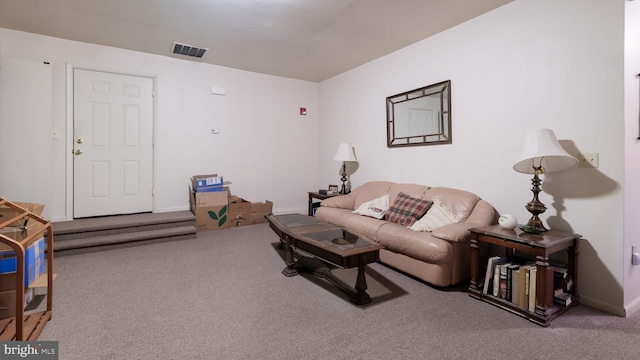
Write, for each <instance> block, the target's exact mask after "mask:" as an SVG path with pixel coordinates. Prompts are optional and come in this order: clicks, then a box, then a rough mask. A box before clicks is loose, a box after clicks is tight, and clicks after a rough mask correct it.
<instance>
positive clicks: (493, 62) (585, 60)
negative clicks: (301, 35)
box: [318, 0, 638, 314]
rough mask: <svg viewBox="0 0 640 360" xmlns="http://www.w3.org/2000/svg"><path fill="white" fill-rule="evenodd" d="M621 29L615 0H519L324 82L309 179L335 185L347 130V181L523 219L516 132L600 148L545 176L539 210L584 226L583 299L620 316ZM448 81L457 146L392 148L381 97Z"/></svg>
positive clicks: (524, 190) (525, 179) (578, 228)
mask: <svg viewBox="0 0 640 360" xmlns="http://www.w3.org/2000/svg"><path fill="white" fill-rule="evenodd" d="M623 36H624V0H615V1H609V0H606V1H605V0H516V1H514V2H512V3H509V4H507V5H505V6H503V7H500V8H498V9H496V10H494V11H492V12H489V13H487V14H484V15H482V16H480V17H478V18H475V19H473V20H471V21H468V22H466V23H464V24H462V25H460V26H457V27H455V28H453V29H450V30H448V31H445V32H443V33H440V34H438V35H436V36H433V37H430V38H428V39H425V40H423V41H421V42H418V43H416V44H413V45H411V46H409V47H406V48H404V49H402V50H400V51H397V52H395V53H393V54H390V55H388V56H385V57H382V58H379V59H377V60H374V61H372V62H370V63H368V64H366V65H363V66H360V67H358V68H356V69H353V70H351V71H349V72H347V73H344V74H341V75H339V76H336V77H334V78H332V79H329V80H326V81H324V82H322V83H321V84H320V103H319V106H320V108H321V109H322V113H321V116H320V123H321V127H320V129H319V131H320V147H319V151H318V156H319V159H318V162H319V176H320V178H319V179H320V181H319V182H320V183H321V184H323V183H329V182H333V183H335V182H337V179H338V175H337V174H338V171H339V164H337V163H336V162H335V161H333V160H332V158H333V155H334V153H335V151H336V149H337V146H338V143H340V142H343V141H347V142H352V143H353V145H354V147H355V149H356V154H357V157H358V159H359V168H358V169H357V171H356V172H355V173H354V174H353V175H352V178H351V181H352V183H353V185H354V186H357V185H359V184H362V183H363V182H366V181H369V180H391V181H398V182H415V183H422V184H428V185H432V186H449V187H456V188H462V189H466V190H469V191H472V192H475V193H477V194H478V195H480V196H481V197H482V198H484V199H486V200H488V201H489V202H490V203H491V204H493V206H494V207H495V208H496V209H497V210H498V212H500V213H511V214H514V215H515V216H516V217H517V219H519V220H520V222H526V220H527V219H528V218H529V217H530V216H531V214H529V213H528V212H527V211H526V210H525V208H524V205H525V203H526V202H528V201H529V200H531V198H532V193H531V192H530V188H531V176H530V175H524V174H520V173H517V172H515V171H513V170H512V166H513V164H515V163H516V161H517V160H518V158H519V156H520V153H521V151H522V148H521V144H522V141H521V140H522V136H523V134H524V133H525V132H526V131H528V130H534V129H538V128H551V129H553V130H554V131H555V133H556V135H557V137H558V138H559V139H560V140H561V141H562V143H563V146H564V147H565V148H566V150H567V151H569V152H570V153H573V154H576V153H577V152H578V151H580V152H595V153H598V154H599V159H600V167H599V168H597V169H587V168H573V169H570V170H568V171H565V172H562V173H557V174H554V175H553V176H552V178H553V181H552V182H551V183H549V184H545V185H543V190H544V191H543V193H541V194H540V200H541V201H542V202H543V203H545V204H546V205H547V208H548V209H547V211H546V213H544V214H543V215H542V216H541V218H542V219H543V220H544V221H545V223H546V224H547V225H548V227H550V228H553V229H558V230H565V231H572V232H576V233H579V234H581V235H582V236H583V240H582V241H581V242H580V255H579V256H580V258H579V265H580V266H579V289H580V294H581V298H582V301H583V302H584V303H586V304H589V305H592V306H595V307H598V308H601V309H604V310H606V311H609V312H613V313H616V314H624V313H625V309H624V301H623V281H624V275H623V271H622V269H623V266H622V262H623V249H622V246H623V208H622V203H623V191H622V184H623V180H624V150H625V148H624V143H623V141H622V139H623V136H624V132H625V127H624V125H625V124H624V121H623V119H624V111H623V108H624V96H623V95H624V93H623V90H624V89H623V86H622V84H623V60H624V59H623V52H624V47H623ZM447 79H450V80H451V82H452V84H451V87H452V100H451V102H452V119H453V130H452V135H453V144H451V145H437V146H422V147H411V148H393V149H388V148H387V147H386V129H385V98H386V97H387V96H390V95H394V94H398V93H401V92H404V91H408V90H411V89H415V88H418V87H421V86H425V85H429V84H433V83H436V82H440V81H443V80H447ZM637 286H638V285H636V287H637ZM636 297H637V295H636Z"/></svg>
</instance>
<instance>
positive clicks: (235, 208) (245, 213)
mask: <svg viewBox="0 0 640 360" xmlns="http://www.w3.org/2000/svg"><path fill="white" fill-rule="evenodd" d="M245 225H251V203H250V202H248V201H247V200H245V199H243V198H241V197H237V196H234V195H232V196H230V197H229V227H238V226H245Z"/></svg>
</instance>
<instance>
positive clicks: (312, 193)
mask: <svg viewBox="0 0 640 360" xmlns="http://www.w3.org/2000/svg"><path fill="white" fill-rule="evenodd" d="M338 195H340V194H320V193H319V192H317V191H309V212H308V215H309V216H313V199H317V200H324V199H328V198H330V197H334V196H338Z"/></svg>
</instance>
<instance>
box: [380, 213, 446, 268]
mask: <svg viewBox="0 0 640 360" xmlns="http://www.w3.org/2000/svg"><path fill="white" fill-rule="evenodd" d="M371 220H373V219H371ZM431 234H432V233H427V232H420V231H413V230H411V229H408V228H406V227H403V226H400V225H398V224H392V223H389V222H387V223H385V224H384V225H382V226H381V227H380V228H379V229H378V231H377V233H376V237H377V240H378V243H379V244H380V245H382V246H384V248H385V249H387V250H389V251H393V252H397V253H400V254H404V255H407V256H409V257H412V258H414V259H418V260H421V261H426V262H428V263H431V264H443V263H451V262H452V261H453V259H454V253H453V245H452V244H451V243H450V242H449V241H446V240H442V239H438V238H435V237H433V236H431Z"/></svg>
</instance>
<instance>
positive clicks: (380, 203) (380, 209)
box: [353, 194, 389, 219]
mask: <svg viewBox="0 0 640 360" xmlns="http://www.w3.org/2000/svg"><path fill="white" fill-rule="evenodd" d="M387 209H389V194H386V195H384V196H381V197H379V198H377V199H373V200H371V201H367V202H365V203H362V205H360V206H358V208H357V209H355V210H353V213H354V214H359V215H364V216H369V217H372V218H376V219H382V218H383V217H384V214H386V213H387Z"/></svg>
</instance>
